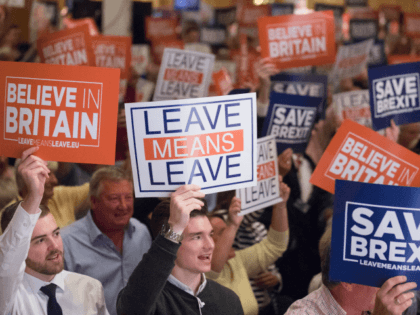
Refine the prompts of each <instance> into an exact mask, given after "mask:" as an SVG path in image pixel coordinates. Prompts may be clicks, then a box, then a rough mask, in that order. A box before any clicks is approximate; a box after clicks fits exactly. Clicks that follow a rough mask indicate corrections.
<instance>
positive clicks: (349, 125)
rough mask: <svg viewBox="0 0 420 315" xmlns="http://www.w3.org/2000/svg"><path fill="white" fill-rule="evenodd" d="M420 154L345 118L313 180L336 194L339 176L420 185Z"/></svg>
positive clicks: (374, 181)
mask: <svg viewBox="0 0 420 315" xmlns="http://www.w3.org/2000/svg"><path fill="white" fill-rule="evenodd" d="M419 168H420V157H419V155H417V154H415V153H413V152H411V151H410V150H408V149H406V148H404V147H402V146H400V145H399V144H396V143H395V142H393V141H391V140H388V139H387V138H385V137H383V136H381V135H380V134H378V133H377V132H375V131H373V130H372V129H369V128H366V127H364V126H362V125H359V124H358V123H355V122H353V121H351V120H345V121H344V122H343V124H342V125H341V127H340V128H339V129H338V131H337V133H336V134H335V136H334V138H333V139H332V140H331V142H330V144H329V145H328V147H327V150H326V151H325V152H324V154H323V155H322V157H321V160H320V161H319V163H318V165H317V167H316V168H315V171H314V172H313V174H312V176H311V179H310V182H311V183H312V184H313V185H316V186H318V187H320V188H322V189H324V190H326V191H328V192H330V193H332V194H334V184H335V180H336V179H343V180H351V181H355V182H364V183H371V184H384V185H397V186H411V187H418V186H419V185H420V172H419Z"/></svg>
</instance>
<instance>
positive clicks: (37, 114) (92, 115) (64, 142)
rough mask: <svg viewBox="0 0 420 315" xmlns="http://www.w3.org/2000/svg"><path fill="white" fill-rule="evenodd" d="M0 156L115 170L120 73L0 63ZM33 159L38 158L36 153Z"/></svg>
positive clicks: (46, 65)
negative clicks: (27, 155)
mask: <svg viewBox="0 0 420 315" xmlns="http://www.w3.org/2000/svg"><path fill="white" fill-rule="evenodd" d="M0 67H1V69H2V71H1V75H0V99H2V100H4V105H3V110H2V111H1V112H2V119H0V122H1V123H0V125H1V126H0V130H1V133H2V136H1V138H0V154H1V155H5V156H9V157H19V156H20V155H21V154H22V151H23V150H25V149H27V148H28V147H29V146H39V147H40V150H39V156H40V157H42V158H43V159H45V160H53V161H63V162H77V163H94V164H114V163H115V138H116V130H117V114H118V81H119V76H120V70H118V69H103V68H96V67H69V66H61V65H48V64H33V63H21V62H0ZM37 154H38V153H37Z"/></svg>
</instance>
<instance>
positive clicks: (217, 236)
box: [210, 217, 235, 260]
mask: <svg viewBox="0 0 420 315" xmlns="http://www.w3.org/2000/svg"><path fill="white" fill-rule="evenodd" d="M210 223H211V225H212V226H213V231H214V233H213V240H214V244H215V246H217V244H219V243H220V242H223V238H222V234H223V232H224V231H225V229H226V228H227V225H226V223H225V221H223V220H222V219H221V218H218V217H213V218H211V220H210ZM233 257H235V250H234V249H233V247H231V249H230V250H229V255H228V260H229V259H231V258H233Z"/></svg>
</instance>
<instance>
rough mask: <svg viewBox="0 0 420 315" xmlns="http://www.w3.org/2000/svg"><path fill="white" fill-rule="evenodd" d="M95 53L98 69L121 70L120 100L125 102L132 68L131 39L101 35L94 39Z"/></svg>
mask: <svg viewBox="0 0 420 315" xmlns="http://www.w3.org/2000/svg"><path fill="white" fill-rule="evenodd" d="M92 47H93V53H94V54H95V64H96V66H97V67H104V68H118V69H120V70H121V76H120V92H119V96H118V99H119V101H120V102H122V101H123V100H124V95H125V91H126V89H127V83H128V79H129V76H130V66H131V37H129V36H110V35H100V36H95V37H92Z"/></svg>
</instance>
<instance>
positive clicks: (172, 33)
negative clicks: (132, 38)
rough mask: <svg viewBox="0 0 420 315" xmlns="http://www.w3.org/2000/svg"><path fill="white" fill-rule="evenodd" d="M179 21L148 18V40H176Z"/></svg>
mask: <svg viewBox="0 0 420 315" xmlns="http://www.w3.org/2000/svg"><path fill="white" fill-rule="evenodd" d="M177 25H178V20H177V19H176V18H170V19H165V18H155V17H151V16H148V17H146V38H147V39H148V40H151V41H153V40H164V39H176V38H177V35H176V27H177Z"/></svg>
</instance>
